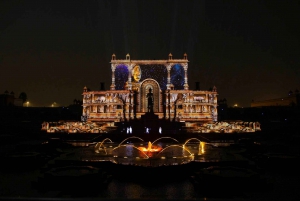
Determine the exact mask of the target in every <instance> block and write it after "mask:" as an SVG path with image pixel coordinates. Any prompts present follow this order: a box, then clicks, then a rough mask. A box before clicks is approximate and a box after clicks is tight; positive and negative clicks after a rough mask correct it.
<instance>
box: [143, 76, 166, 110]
mask: <svg viewBox="0 0 300 201" xmlns="http://www.w3.org/2000/svg"><path fill="white" fill-rule="evenodd" d="M149 88H151V89H152V93H153V99H154V104H153V112H160V111H159V105H160V100H161V97H160V87H159V84H158V82H157V81H156V80H154V79H145V80H144V81H143V82H142V84H141V93H140V96H141V97H140V100H141V112H147V111H148V109H147V106H148V105H147V104H148V103H147V98H146V97H147V93H148V92H149Z"/></svg>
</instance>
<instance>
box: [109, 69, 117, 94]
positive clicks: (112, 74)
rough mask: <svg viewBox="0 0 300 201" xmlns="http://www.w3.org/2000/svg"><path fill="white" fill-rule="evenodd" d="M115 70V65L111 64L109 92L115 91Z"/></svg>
mask: <svg viewBox="0 0 300 201" xmlns="http://www.w3.org/2000/svg"><path fill="white" fill-rule="evenodd" d="M115 70H116V64H111V85H110V90H115V89H116V85H115Z"/></svg>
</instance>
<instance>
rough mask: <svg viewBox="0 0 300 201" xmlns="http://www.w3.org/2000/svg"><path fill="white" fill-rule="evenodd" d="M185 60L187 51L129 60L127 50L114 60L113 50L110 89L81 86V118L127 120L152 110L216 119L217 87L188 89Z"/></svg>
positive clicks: (182, 118)
mask: <svg viewBox="0 0 300 201" xmlns="http://www.w3.org/2000/svg"><path fill="white" fill-rule="evenodd" d="M188 62H189V61H188V59H187V54H184V56H183V59H173V58H172V55H171V54H169V58H168V60H131V59H130V55H129V54H127V55H126V59H121V60H117V59H116V55H115V54H113V55H112V59H111V62H110V63H111V70H112V76H111V85H110V90H107V91H88V89H87V87H84V90H83V94H82V95H83V112H82V121H88V122H99V123H100V122H103V123H104V122H120V121H125V120H127V121H129V120H131V119H140V118H141V117H142V116H143V115H145V114H146V113H147V112H152V113H153V114H155V115H156V116H158V118H159V119H169V120H175V121H180V122H216V121H217V116H218V114H217V95H218V94H217V89H216V87H214V88H213V90H212V91H200V90H197V91H196V90H189V85H188V76H187V75H188ZM149 94H150V95H149ZM149 96H150V97H149ZM149 105H151V106H149ZM149 108H150V109H149Z"/></svg>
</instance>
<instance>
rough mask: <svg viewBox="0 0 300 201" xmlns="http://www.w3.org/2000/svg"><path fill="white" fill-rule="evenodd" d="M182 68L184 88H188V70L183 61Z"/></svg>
mask: <svg viewBox="0 0 300 201" xmlns="http://www.w3.org/2000/svg"><path fill="white" fill-rule="evenodd" d="M183 69H184V85H183V86H184V89H185V90H188V89H189V85H188V76H187V70H188V64H187V63H185V64H183Z"/></svg>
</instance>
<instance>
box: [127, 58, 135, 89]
mask: <svg viewBox="0 0 300 201" xmlns="http://www.w3.org/2000/svg"><path fill="white" fill-rule="evenodd" d="M134 65H135V64H129V65H128V66H127V68H128V72H129V73H128V90H132V84H131V77H132V68H133V66H134Z"/></svg>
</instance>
